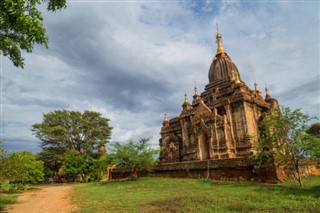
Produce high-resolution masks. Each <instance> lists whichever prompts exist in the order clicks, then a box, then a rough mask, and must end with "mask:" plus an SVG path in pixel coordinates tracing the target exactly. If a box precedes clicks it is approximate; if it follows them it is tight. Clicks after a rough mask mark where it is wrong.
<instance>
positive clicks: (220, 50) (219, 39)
mask: <svg viewBox="0 0 320 213" xmlns="http://www.w3.org/2000/svg"><path fill="white" fill-rule="evenodd" d="M216 38H217V44H218V48H217V54H218V53H222V52H224V49H223V46H222V37H221V34H220V32H219V26H218V23H217V35H216Z"/></svg>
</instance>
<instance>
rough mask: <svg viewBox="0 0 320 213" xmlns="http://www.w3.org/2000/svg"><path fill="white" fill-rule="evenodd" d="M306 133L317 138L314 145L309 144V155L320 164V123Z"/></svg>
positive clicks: (312, 126) (313, 125)
mask: <svg viewBox="0 0 320 213" xmlns="http://www.w3.org/2000/svg"><path fill="white" fill-rule="evenodd" d="M306 132H307V133H308V134H309V135H312V136H314V137H316V138H317V139H314V141H315V142H314V143H311V144H309V147H310V148H309V150H310V153H309V154H310V156H312V157H314V158H316V159H317V160H318V162H320V123H314V124H312V125H311V126H310V127H309V128H308V129H307V131H306Z"/></svg>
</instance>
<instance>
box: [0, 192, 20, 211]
mask: <svg viewBox="0 0 320 213" xmlns="http://www.w3.org/2000/svg"><path fill="white" fill-rule="evenodd" d="M18 195H19V194H12V193H10V194H0V212H3V210H4V208H5V207H6V206H7V205H10V204H13V203H15V202H16V200H17V198H18Z"/></svg>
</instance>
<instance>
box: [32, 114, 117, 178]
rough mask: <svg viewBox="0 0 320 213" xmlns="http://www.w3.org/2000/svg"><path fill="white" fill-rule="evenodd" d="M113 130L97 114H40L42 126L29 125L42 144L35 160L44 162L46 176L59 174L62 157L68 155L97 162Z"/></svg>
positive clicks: (107, 121)
mask: <svg viewBox="0 0 320 213" xmlns="http://www.w3.org/2000/svg"><path fill="white" fill-rule="evenodd" d="M111 130H112V128H111V127H110V126H109V119H108V118H104V117H102V116H101V114H100V113H98V112H93V111H85V112H83V113H80V112H77V111H67V110H56V111H53V112H50V113H47V114H44V115H43V121H42V123H37V124H34V125H33V126H32V131H33V133H34V134H35V136H36V137H37V138H38V139H40V141H41V148H42V151H41V152H40V153H39V155H38V157H39V158H40V159H42V160H43V161H44V162H45V166H46V167H47V168H48V170H47V171H46V173H47V174H50V173H51V175H55V174H57V172H58V171H59V169H60V167H61V165H63V163H64V161H62V159H63V158H62V157H63V156H64V157H65V159H69V158H66V157H67V155H66V153H69V154H70V155H71V154H72V155H73V154H76V155H78V156H82V157H83V158H84V159H85V160H87V161H91V160H92V159H99V158H100V157H101V155H102V152H100V151H99V149H100V148H101V147H104V146H105V144H106V143H107V142H108V141H109V139H110V135H111Z"/></svg>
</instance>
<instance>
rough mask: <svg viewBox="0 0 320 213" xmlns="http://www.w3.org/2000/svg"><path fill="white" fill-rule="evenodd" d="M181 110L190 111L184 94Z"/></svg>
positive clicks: (189, 105)
mask: <svg viewBox="0 0 320 213" xmlns="http://www.w3.org/2000/svg"><path fill="white" fill-rule="evenodd" d="M182 108H183V111H187V110H190V109H191V104H190V103H189V100H188V95H187V93H186V92H185V93H184V101H183V104H182Z"/></svg>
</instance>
